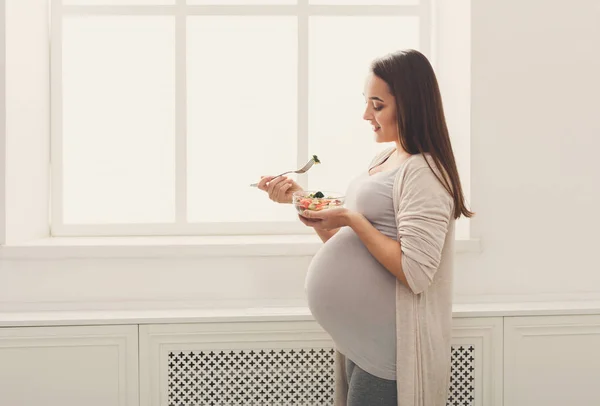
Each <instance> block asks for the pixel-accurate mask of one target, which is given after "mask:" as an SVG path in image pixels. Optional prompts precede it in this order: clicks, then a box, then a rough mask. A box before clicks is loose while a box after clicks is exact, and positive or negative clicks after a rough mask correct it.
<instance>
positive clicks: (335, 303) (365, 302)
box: [305, 228, 396, 346]
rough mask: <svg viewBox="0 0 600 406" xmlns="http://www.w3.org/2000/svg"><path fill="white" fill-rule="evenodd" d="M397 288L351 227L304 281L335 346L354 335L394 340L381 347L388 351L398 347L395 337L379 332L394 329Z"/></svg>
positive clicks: (312, 306)
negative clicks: (386, 348) (389, 348)
mask: <svg viewBox="0 0 600 406" xmlns="http://www.w3.org/2000/svg"><path fill="white" fill-rule="evenodd" d="M395 287H396V278H395V277H394V276H393V275H392V274H391V273H390V272H389V271H388V270H386V269H385V268H384V267H383V266H382V265H381V264H380V263H379V262H378V261H377V260H376V259H375V257H373V256H372V255H371V253H370V252H369V251H368V250H367V248H366V247H365V246H364V244H363V243H362V241H361V240H360V239H359V238H358V236H357V235H356V234H355V233H354V231H353V230H352V229H350V228H343V229H341V230H340V231H339V232H338V233H337V234H336V235H335V236H333V238H331V239H330V240H329V241H328V242H327V243H326V244H325V245H324V246H323V247H322V248H321V250H320V251H319V252H318V253H317V254H316V255H315V257H314V258H313V260H312V262H311V264H310V266H309V269H308V273H307V276H306V282H305V292H306V296H307V300H308V304H309V308H310V310H311V312H312V314H313V316H314V317H315V319H316V320H317V321H318V322H319V324H320V325H321V326H322V327H323V328H324V329H325V330H326V331H327V332H328V333H329V334H330V335H331V336H332V338H333V339H334V340H335V341H336V342H338V340H341V341H345V340H347V338H344V336H346V337H347V335H348V334H350V335H351V336H352V337H356V338H357V339H358V340H360V339H361V337H362V339H366V340H379V339H383V340H386V341H389V342H386V343H378V344H379V345H385V346H388V345H389V346H393V337H392V336H389V337H387V338H386V336H388V335H387V334H374V332H375V331H380V332H383V331H387V330H392V331H393V329H394V326H395V308H396V305H395V303H396V302H395ZM369 332H370V333H369ZM363 344H364V343H363ZM373 344H375V343H373ZM349 345H352V344H350V343H349ZM357 345H358V344H357Z"/></svg>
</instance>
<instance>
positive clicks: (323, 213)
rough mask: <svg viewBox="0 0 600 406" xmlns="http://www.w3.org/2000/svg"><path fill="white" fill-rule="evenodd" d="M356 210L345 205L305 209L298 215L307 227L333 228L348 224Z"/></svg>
mask: <svg viewBox="0 0 600 406" xmlns="http://www.w3.org/2000/svg"><path fill="white" fill-rule="evenodd" d="M356 214H357V213H356V212H353V211H351V210H348V209H347V208H345V207H335V208H331V209H325V210H319V211H313V210H305V211H304V212H303V213H302V214H300V215H299V216H298V217H299V218H300V221H302V223H304V224H305V225H307V226H309V227H313V228H316V229H319V230H335V229H337V228H340V227H346V226H350V224H351V222H352V219H353V217H354V216H355V215H356Z"/></svg>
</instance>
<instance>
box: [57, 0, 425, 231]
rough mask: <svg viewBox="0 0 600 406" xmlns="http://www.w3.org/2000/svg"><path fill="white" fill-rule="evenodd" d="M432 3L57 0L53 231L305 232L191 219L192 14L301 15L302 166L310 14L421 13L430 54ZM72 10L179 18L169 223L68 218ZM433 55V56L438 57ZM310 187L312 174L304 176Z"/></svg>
mask: <svg viewBox="0 0 600 406" xmlns="http://www.w3.org/2000/svg"><path fill="white" fill-rule="evenodd" d="M431 1H432V0H420V2H419V4H418V5H379V6H376V5H310V4H309V0H298V2H297V4H295V5H242V6H237V5H226V6H225V5H224V6H209V5H187V4H186V0H175V4H174V5H141V6H137V5H136V6H125V5H64V4H63V0H52V1H51V19H52V24H51V151H52V152H51V164H52V174H51V185H52V193H51V213H50V216H51V233H52V235H54V236H62V237H74V236H126V235H127V236H135V235H137V236H152V235H162V236H165V235H258V234H306V233H310V232H311V230H309V229H308V228H307V227H304V226H303V225H301V224H299V223H298V222H281V221H273V222H246V223H245V222H219V223H188V222H187V219H186V218H187V195H186V193H187V179H186V177H187V171H186V167H187V162H186V161H187V154H186V138H187V134H186V126H187V117H186V113H187V106H186V103H187V87H186V17H187V16H194V15H201V16H226V15H237V16H253V15H273V16H296V17H297V19H298V111H297V114H298V134H297V162H296V163H297V165H298V167H300V166H302V165H303V164H304V163H305V161H306V159H307V157H308V156H309V151H308V111H309V106H308V103H309V100H308V87H309V82H308V70H309V62H308V55H309V49H308V48H309V17H311V16H413V17H418V18H419V30H420V32H419V41H420V48H419V49H420V51H421V52H423V53H424V54H425V55H427V56H428V57H430V58H431V55H430V51H431V49H432V43H431V42H432V37H433V35H432V23H431V21H432V6H431ZM68 15H114V16H121V15H129V16H132V15H133V16H135V15H165V16H174V17H175V32H176V36H175V38H176V39H175V41H176V44H175V63H176V71H175V76H176V79H175V86H176V90H175V94H176V97H175V111H176V113H175V114H176V128H175V136H176V141H175V143H176V148H175V150H176V180H175V184H176V221H175V222H174V223H170V224H90V225H88V224H85V225H72V224H65V223H64V221H63V216H62V210H63V201H62V197H63V171H62V91H61V90H62V89H61V88H62V83H61V82H62V66H61V65H62V49H61V48H62V17H63V16H68ZM432 59H433V58H432ZM298 181H299V183H300V184H301V185H302V186H306V182H307V178H306V175H300V176H299V178H298Z"/></svg>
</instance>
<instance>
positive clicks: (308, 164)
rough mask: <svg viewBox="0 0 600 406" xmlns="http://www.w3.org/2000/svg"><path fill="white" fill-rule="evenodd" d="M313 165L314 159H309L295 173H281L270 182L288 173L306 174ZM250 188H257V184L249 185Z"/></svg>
mask: <svg viewBox="0 0 600 406" xmlns="http://www.w3.org/2000/svg"><path fill="white" fill-rule="evenodd" d="M314 164H315V159H314V158H311V159H310V161H308V162H307V163H306V165H304V166H303V167H302V168H300V169H298V170H296V171H287V172H283V173H281V174H279V175H277V176H275V177H274V178H273V179H271V182H272V181H273V180H274V179H276V178H278V177H280V176H283V175H287V174H288V173H298V174H300V173H306V172H308V170H309V169H310V168H312V166H313V165H314ZM250 186H251V187H257V186H258V183H253V184H251V185H250Z"/></svg>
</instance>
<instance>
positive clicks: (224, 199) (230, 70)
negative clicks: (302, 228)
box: [187, 16, 298, 222]
mask: <svg viewBox="0 0 600 406" xmlns="http://www.w3.org/2000/svg"><path fill="white" fill-rule="evenodd" d="M187 29H188V40H187V46H188V66H187V67H188V71H187V81H188V83H187V88H188V219H189V221H190V222H217V221H267V220H282V219H289V220H296V218H295V215H294V211H293V208H292V207H291V206H288V205H285V206H282V205H277V204H275V203H272V202H271V201H269V200H268V199H267V197H266V195H265V193H264V192H262V191H260V190H257V189H256V188H251V187H249V184H250V183H253V182H255V181H257V180H258V178H259V177H260V176H261V175H267V174H275V173H281V172H284V171H286V170H290V169H296V166H297V161H296V153H297V148H296V138H297V104H298V103H297V66H298V63H297V26H296V18H295V17H233V16H231V17H189V18H188V24H187Z"/></svg>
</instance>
